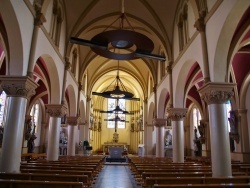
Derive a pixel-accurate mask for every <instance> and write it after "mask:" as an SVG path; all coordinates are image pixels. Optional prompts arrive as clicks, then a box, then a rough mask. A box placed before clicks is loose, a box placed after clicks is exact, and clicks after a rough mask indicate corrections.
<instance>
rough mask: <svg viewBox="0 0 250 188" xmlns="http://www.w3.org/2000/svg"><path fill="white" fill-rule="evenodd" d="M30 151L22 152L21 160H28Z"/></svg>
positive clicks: (30, 154) (30, 155)
mask: <svg viewBox="0 0 250 188" xmlns="http://www.w3.org/2000/svg"><path fill="white" fill-rule="evenodd" d="M31 157H32V153H22V154H21V161H29V160H31Z"/></svg>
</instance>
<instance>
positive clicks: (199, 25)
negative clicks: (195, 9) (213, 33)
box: [194, 13, 210, 83]
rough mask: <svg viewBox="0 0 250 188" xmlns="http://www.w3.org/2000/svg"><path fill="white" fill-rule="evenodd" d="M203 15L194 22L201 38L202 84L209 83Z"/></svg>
mask: <svg viewBox="0 0 250 188" xmlns="http://www.w3.org/2000/svg"><path fill="white" fill-rule="evenodd" d="M205 16H206V15H205V14H202V13H201V14H200V17H199V18H198V19H197V20H196V22H195V24H194V27H196V29H197V31H199V32H200V37H201V48H202V55H203V56H202V57H203V64H204V72H203V73H204V82H205V83H207V82H210V75H209V62H208V52H207V38H206V25H205V20H204V19H205Z"/></svg>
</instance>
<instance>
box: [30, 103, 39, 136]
mask: <svg viewBox="0 0 250 188" xmlns="http://www.w3.org/2000/svg"><path fill="white" fill-rule="evenodd" d="M30 116H31V117H32V119H31V120H32V124H33V125H35V126H36V127H35V133H37V126H38V117H39V104H38V103H36V104H34V105H33V106H32V108H31V111H30Z"/></svg>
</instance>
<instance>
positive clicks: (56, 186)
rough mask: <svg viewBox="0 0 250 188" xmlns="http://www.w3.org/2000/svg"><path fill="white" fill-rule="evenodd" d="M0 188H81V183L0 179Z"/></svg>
mask: <svg viewBox="0 0 250 188" xmlns="http://www.w3.org/2000/svg"><path fill="white" fill-rule="evenodd" d="M0 185H1V188H34V187H35V188H45V187H46V188H83V187H85V186H84V185H83V183H82V182H67V181H61V182H60V181H34V180H13V179H11V180H8V179H0Z"/></svg>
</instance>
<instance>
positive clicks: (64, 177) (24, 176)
mask: <svg viewBox="0 0 250 188" xmlns="http://www.w3.org/2000/svg"><path fill="white" fill-rule="evenodd" d="M0 179H14V180H38V181H68V182H83V184H86V185H90V181H89V180H88V176H87V175H71V174H41V173H34V174H33V173H2V172H0Z"/></svg>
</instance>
